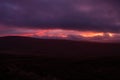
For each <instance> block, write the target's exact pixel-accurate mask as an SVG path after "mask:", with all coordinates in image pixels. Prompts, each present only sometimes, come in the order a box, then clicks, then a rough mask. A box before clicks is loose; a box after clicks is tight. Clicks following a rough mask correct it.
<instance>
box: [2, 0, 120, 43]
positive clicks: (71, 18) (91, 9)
mask: <svg viewBox="0 0 120 80" xmlns="http://www.w3.org/2000/svg"><path fill="white" fill-rule="evenodd" d="M119 4H120V0H0V36H28V37H37V38H54V39H71V40H93V41H106V42H107V41H120V5H119Z"/></svg>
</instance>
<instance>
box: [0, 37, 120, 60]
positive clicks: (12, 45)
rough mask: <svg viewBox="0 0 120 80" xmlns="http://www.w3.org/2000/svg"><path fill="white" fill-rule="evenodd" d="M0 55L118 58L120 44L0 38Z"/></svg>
mask: <svg viewBox="0 0 120 80" xmlns="http://www.w3.org/2000/svg"><path fill="white" fill-rule="evenodd" d="M0 53H5V54H15V55H32V56H38V55H39V56H46V57H56V58H73V59H79V58H83V57H84V58H87V57H100V56H120V54H119V53H120V43H98V42H88V41H71V40H55V39H37V38H31V37H20V36H7V37H0Z"/></svg>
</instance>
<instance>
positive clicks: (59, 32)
mask: <svg viewBox="0 0 120 80" xmlns="http://www.w3.org/2000/svg"><path fill="white" fill-rule="evenodd" d="M19 31H21V33H20V34H6V36H8V35H11V36H28V37H38V38H44V37H47V38H62V39H74V38H75V39H78V40H79V39H84V40H94V39H97V40H100V41H101V40H110V39H114V37H115V35H116V34H115V33H111V32H95V31H78V30H64V29H37V30H36V29H21V30H19ZM22 31H24V33H22ZM25 32H26V33H25ZM4 36H5V35H4Z"/></svg>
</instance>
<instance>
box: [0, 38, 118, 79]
mask: <svg viewBox="0 0 120 80" xmlns="http://www.w3.org/2000/svg"><path fill="white" fill-rule="evenodd" d="M90 79H91V80H111V79H112V80H119V79H120V43H93V42H76V41H68V40H43V39H34V38H27V37H1V38H0V80H90Z"/></svg>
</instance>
